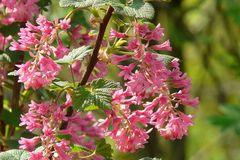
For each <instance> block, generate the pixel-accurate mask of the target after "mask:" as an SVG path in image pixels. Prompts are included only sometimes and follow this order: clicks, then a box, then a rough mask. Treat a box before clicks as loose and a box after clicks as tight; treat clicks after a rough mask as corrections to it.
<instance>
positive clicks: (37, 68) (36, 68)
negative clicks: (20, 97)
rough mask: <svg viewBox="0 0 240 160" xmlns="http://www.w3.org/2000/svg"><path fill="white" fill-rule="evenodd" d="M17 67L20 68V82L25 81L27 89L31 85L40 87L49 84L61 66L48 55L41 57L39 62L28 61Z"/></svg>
mask: <svg viewBox="0 0 240 160" xmlns="http://www.w3.org/2000/svg"><path fill="white" fill-rule="evenodd" d="M17 67H18V68H19V70H18V71H17V74H18V75H19V82H22V83H24V86H25V89H28V88H30V87H32V88H33V89H38V88H41V87H43V86H46V85H48V84H49V83H50V82H51V81H52V80H54V79H55V76H57V75H58V73H59V71H60V66H59V65H57V64H56V63H55V62H54V61H53V60H52V59H50V58H46V57H41V58H40V60H39V62H38V63H37V64H34V63H33V62H31V61H28V62H27V63H25V64H21V65H17Z"/></svg>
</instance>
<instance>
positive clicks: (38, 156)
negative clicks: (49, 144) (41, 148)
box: [29, 152, 46, 160]
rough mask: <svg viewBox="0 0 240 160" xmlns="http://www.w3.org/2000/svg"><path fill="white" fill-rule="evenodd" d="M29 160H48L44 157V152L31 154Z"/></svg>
mask: <svg viewBox="0 0 240 160" xmlns="http://www.w3.org/2000/svg"><path fill="white" fill-rule="evenodd" d="M29 160H46V158H44V157H43V153H42V152H31V153H30V157H29Z"/></svg>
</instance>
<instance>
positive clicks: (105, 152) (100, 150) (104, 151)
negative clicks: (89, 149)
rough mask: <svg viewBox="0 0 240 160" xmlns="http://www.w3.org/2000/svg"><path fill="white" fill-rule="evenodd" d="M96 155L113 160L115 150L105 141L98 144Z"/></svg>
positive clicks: (106, 159) (102, 140)
mask: <svg viewBox="0 0 240 160" xmlns="http://www.w3.org/2000/svg"><path fill="white" fill-rule="evenodd" d="M96 153H97V154H100V155H102V156H103V157H104V158H105V160H112V154H113V149H112V148H111V145H110V144H107V143H106V140H105V139H101V140H100V141H98V142H97V149H96Z"/></svg>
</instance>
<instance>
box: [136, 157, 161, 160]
mask: <svg viewBox="0 0 240 160" xmlns="http://www.w3.org/2000/svg"><path fill="white" fill-rule="evenodd" d="M139 160H161V159H159V158H149V157H144V158H141V159H139Z"/></svg>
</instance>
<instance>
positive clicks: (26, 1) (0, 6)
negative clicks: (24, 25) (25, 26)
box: [0, 0, 39, 25]
mask: <svg viewBox="0 0 240 160" xmlns="http://www.w3.org/2000/svg"><path fill="white" fill-rule="evenodd" d="M38 1H39V0H1V2H0V15H1V17H3V18H2V19H1V20H0V23H2V24H4V25H9V24H12V23H14V22H26V21H28V20H31V19H32V18H33V16H34V15H36V14H38V13H39V7H38V5H37V2H38Z"/></svg>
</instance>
